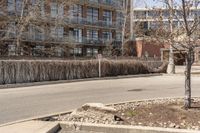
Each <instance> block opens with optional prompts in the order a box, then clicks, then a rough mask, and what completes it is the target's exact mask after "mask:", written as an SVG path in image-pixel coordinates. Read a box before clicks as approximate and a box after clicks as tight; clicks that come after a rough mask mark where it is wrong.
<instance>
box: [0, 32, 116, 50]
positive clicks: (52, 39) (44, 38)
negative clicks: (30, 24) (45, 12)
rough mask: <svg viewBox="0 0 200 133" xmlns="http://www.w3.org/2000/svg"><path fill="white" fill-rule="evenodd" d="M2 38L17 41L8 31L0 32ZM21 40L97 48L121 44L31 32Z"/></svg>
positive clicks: (110, 40)
mask: <svg viewBox="0 0 200 133" xmlns="http://www.w3.org/2000/svg"><path fill="white" fill-rule="evenodd" d="M0 38H4V39H5V40H6V39H11V40H14V39H16V34H15V33H13V32H9V31H6V30H0ZM20 39H21V40H22V41H27V42H34V41H35V42H41V43H42V42H47V43H48V42H49V43H69V44H70V43H71V44H78V45H96V46H106V45H109V44H111V43H112V42H114V41H117V42H119V40H117V39H104V38H92V39H90V38H87V37H80V38H78V37H75V36H60V37H59V36H52V35H50V34H49V35H47V34H43V33H37V34H31V33H30V32H24V33H23V34H22V35H21V37H20Z"/></svg>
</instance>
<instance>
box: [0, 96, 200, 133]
mask: <svg viewBox="0 0 200 133" xmlns="http://www.w3.org/2000/svg"><path fill="white" fill-rule="evenodd" d="M193 98H198V97H193ZM167 99H183V97H165V98H154V99H141V100H131V101H124V102H117V103H109V104H106V105H107V106H112V105H118V104H124V103H133V102H143V101H154V100H167ZM72 111H73V110H70V111H66V112H57V113H54V114H48V115H44V116H38V117H32V118H29V119H24V120H19V121H15V122H10V123H6V124H2V125H0V127H5V126H10V125H14V124H19V123H22V122H28V121H31V120H48V119H50V118H51V117H54V116H59V115H65V114H69V113H71V112H72ZM58 123H60V126H59V127H62V128H66V127H67V126H68V125H71V126H72V125H73V126H75V127H76V125H77V126H79V127H82V129H94V128H95V129H96V128H97V126H98V127H99V128H98V131H101V132H102V131H104V128H105V130H106V131H107V130H108V131H115V132H106V133H138V132H139V133H199V132H200V131H193V130H184V129H169V128H159V127H144V126H128V125H127V126H123V125H103V124H90V123H74V122H58ZM83 127H84V128H83ZM115 128H116V129H115ZM55 129H58V127H55ZM70 129H71V128H70ZM118 130H119V131H121V132H118ZM50 131H51V130H50ZM52 131H54V128H52ZM49 133H52V132H49Z"/></svg>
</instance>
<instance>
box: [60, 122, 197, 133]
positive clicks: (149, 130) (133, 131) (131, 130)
mask: <svg viewBox="0 0 200 133" xmlns="http://www.w3.org/2000/svg"><path fill="white" fill-rule="evenodd" d="M60 127H61V129H62V131H85V132H92V131H93V132H101V133H199V131H194V130H184V129H171V128H159V127H144V126H124V125H104V124H90V123H78V122H76V123H73V122H60Z"/></svg>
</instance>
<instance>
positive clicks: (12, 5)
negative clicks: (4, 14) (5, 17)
mask: <svg viewBox="0 0 200 133" xmlns="http://www.w3.org/2000/svg"><path fill="white" fill-rule="evenodd" d="M8 12H15V0H8Z"/></svg>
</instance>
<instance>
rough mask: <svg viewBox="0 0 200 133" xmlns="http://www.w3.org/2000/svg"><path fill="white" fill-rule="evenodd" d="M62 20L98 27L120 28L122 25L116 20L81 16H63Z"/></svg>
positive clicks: (68, 22)
mask: <svg viewBox="0 0 200 133" xmlns="http://www.w3.org/2000/svg"><path fill="white" fill-rule="evenodd" d="M64 22H65V23H67V24H79V25H89V26H98V27H105V28H121V26H122V25H118V23H117V22H112V21H102V20H90V19H87V18H82V17H71V18H65V19H64Z"/></svg>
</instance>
